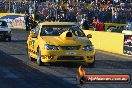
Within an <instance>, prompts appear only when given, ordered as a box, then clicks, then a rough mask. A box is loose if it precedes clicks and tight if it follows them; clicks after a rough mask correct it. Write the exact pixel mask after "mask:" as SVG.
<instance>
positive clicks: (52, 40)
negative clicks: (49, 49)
mask: <svg viewBox="0 0 132 88" xmlns="http://www.w3.org/2000/svg"><path fill="white" fill-rule="evenodd" d="M41 38H42V39H43V40H44V41H45V42H46V43H48V44H52V45H56V46H60V45H61V46H69V45H91V41H90V40H88V38H87V37H80V38H77V37H76V38H73V39H63V38H61V37H60V36H42V37H41Z"/></svg>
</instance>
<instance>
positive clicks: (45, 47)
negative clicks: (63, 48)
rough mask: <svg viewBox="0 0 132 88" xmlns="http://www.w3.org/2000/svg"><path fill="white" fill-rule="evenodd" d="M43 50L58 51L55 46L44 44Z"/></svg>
mask: <svg viewBox="0 0 132 88" xmlns="http://www.w3.org/2000/svg"><path fill="white" fill-rule="evenodd" d="M44 49H46V50H59V49H58V48H57V47H56V46H55V45H49V44H45V45H44Z"/></svg>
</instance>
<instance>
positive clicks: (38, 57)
mask: <svg viewBox="0 0 132 88" xmlns="http://www.w3.org/2000/svg"><path fill="white" fill-rule="evenodd" d="M37 64H38V65H39V66H42V65H43V62H42V61H41V51H40V49H38V50H37Z"/></svg>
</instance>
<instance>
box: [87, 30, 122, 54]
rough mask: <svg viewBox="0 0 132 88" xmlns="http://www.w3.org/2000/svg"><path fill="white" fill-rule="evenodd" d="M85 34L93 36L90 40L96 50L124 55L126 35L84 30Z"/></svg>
mask: <svg viewBox="0 0 132 88" xmlns="http://www.w3.org/2000/svg"><path fill="white" fill-rule="evenodd" d="M84 32H85V34H86V35H87V34H92V38H91V39H90V40H91V41H92V43H93V45H94V47H95V49H99V50H103V51H108V52H112V53H117V54H123V45H124V34H121V33H111V32H101V31H89V30H84Z"/></svg>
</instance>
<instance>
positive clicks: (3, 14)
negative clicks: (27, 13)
mask: <svg viewBox="0 0 132 88" xmlns="http://www.w3.org/2000/svg"><path fill="white" fill-rule="evenodd" d="M6 15H21V16H24V14H16V13H0V18H1V17H3V16H6Z"/></svg>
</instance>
